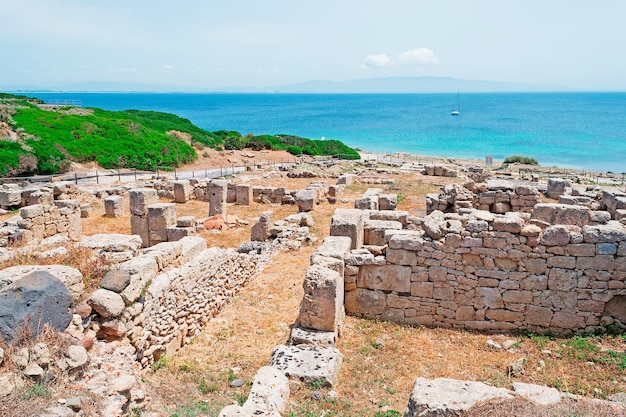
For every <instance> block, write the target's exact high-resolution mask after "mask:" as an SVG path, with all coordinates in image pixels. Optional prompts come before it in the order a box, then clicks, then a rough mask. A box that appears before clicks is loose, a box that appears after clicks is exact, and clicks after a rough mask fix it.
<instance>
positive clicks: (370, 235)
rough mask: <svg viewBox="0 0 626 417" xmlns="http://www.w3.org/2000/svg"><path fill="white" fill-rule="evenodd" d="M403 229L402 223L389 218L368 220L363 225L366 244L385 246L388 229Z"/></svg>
mask: <svg viewBox="0 0 626 417" xmlns="http://www.w3.org/2000/svg"><path fill="white" fill-rule="evenodd" d="M390 229H392V230H402V223H400V222H396V221H388V220H366V221H365V224H364V226H363V243H364V244H365V245H377V246H383V245H386V244H387V243H388V242H387V241H386V240H385V237H386V235H385V231H386V230H390Z"/></svg>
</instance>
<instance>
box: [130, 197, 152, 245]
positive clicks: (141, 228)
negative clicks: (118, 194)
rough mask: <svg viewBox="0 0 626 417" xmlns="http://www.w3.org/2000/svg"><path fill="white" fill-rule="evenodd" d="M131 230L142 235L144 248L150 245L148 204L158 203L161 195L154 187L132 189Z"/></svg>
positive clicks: (134, 233)
mask: <svg viewBox="0 0 626 417" xmlns="http://www.w3.org/2000/svg"><path fill="white" fill-rule="evenodd" d="M129 197H130V231H131V233H132V234H133V235H139V236H140V237H141V242H142V246H143V247H144V248H146V247H148V246H150V236H149V232H148V206H150V205H152V204H156V203H157V202H158V201H159V196H158V194H157V191H156V190H155V189H154V188H138V189H135V190H130V193H129Z"/></svg>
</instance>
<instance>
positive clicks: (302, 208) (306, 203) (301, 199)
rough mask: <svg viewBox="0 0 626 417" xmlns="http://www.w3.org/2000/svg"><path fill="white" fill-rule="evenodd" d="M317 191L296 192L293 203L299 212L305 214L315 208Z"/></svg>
mask: <svg viewBox="0 0 626 417" xmlns="http://www.w3.org/2000/svg"><path fill="white" fill-rule="evenodd" d="M317 196H318V191H317V190H316V189H306V190H299V191H298V192H296V195H295V201H296V205H297V206H298V211H299V212H307V211H311V210H313V208H315V204H317Z"/></svg>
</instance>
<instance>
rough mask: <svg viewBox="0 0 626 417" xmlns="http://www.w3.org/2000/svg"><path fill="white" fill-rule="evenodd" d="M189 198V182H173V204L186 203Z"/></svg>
mask: <svg viewBox="0 0 626 417" xmlns="http://www.w3.org/2000/svg"><path fill="white" fill-rule="evenodd" d="M190 197H191V184H190V183H189V181H183V180H181V181H174V202H176V203H183V204H184V203H186V202H187V201H189V199H190Z"/></svg>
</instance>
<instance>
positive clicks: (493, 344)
mask: <svg viewBox="0 0 626 417" xmlns="http://www.w3.org/2000/svg"><path fill="white" fill-rule="evenodd" d="M486 344H487V347H488V348H490V349H494V350H500V349H502V346H500V344H499V343H497V342H494V341H493V340H491V339H489V340H487V343H486Z"/></svg>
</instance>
